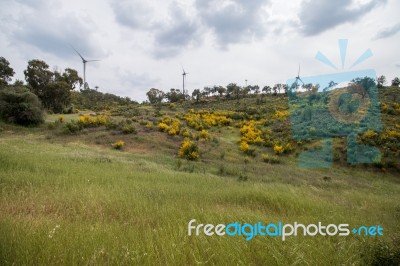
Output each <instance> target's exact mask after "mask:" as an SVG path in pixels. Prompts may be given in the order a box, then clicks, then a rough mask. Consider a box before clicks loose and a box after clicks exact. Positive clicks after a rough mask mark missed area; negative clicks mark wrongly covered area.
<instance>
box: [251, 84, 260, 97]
mask: <svg viewBox="0 0 400 266" xmlns="http://www.w3.org/2000/svg"><path fill="white" fill-rule="evenodd" d="M252 90H253V91H254V93H255V94H256V95H258V94H259V93H260V86H258V85H255V86H253V87H252Z"/></svg>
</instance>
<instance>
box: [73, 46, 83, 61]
mask: <svg viewBox="0 0 400 266" xmlns="http://www.w3.org/2000/svg"><path fill="white" fill-rule="evenodd" d="M71 47H72V49H74V51H75V52H76V53H77V54H78V55H79V57H80V58H82V61H86V60H85V58H83V56H82V55H81V54H80V53H79V52H78V51H77V50H76V49H75V48H74V47H73V46H72V45H71Z"/></svg>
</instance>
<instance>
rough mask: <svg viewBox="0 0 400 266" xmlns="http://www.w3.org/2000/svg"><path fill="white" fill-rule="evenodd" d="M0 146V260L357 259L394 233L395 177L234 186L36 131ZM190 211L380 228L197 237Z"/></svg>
mask: <svg viewBox="0 0 400 266" xmlns="http://www.w3.org/2000/svg"><path fill="white" fill-rule="evenodd" d="M0 146H1V150H0V191H1V193H0V235H1V239H0V261H1V262H2V263H1V264H2V265H25V264H35V265H43V264H46V265H54V264H74V265H86V264H89V265H97V264H109V265H129V264H167V265H176V264H178V265H195V264H207V263H208V264H226V265H227V264H244V265H260V264H267V265H285V264H294V265H296V264H300V265H302V264H314V265H315V264H319V265H338V264H345V265H350V264H363V263H364V262H365V261H368V258H369V257H368V256H370V254H371V252H372V251H376V250H378V248H377V247H380V245H379V243H381V242H382V243H384V244H386V245H388V246H389V248H393V247H391V246H392V245H393V244H392V240H391V239H392V238H393V237H394V236H395V235H396V234H398V232H399V229H400V225H399V218H400V204H399V202H400V196H399V195H400V193H399V192H400V184H399V183H398V180H397V179H396V177H393V176H390V175H383V174H373V173H363V172H361V171H358V170H357V171H352V170H351V169H350V170H345V171H336V170H332V171H330V172H329V173H326V172H323V171H322V170H299V171H295V172H294V171H285V169H284V168H283V167H282V168H279V169H276V170H274V171H265V172H264V173H262V176H263V178H262V180H256V181H252V180H249V181H247V182H239V181H238V180H237V179H233V178H229V177H220V176H217V175H213V174H210V173H204V174H202V173H196V172H194V173H187V172H179V171H176V170H174V167H175V166H174V165H173V164H171V162H170V161H169V160H165V161H163V160H161V159H160V158H154V157H153V156H151V155H146V154H142V155H141V154H135V153H129V152H119V151H113V150H105V149H104V148H99V147H93V146H88V145H85V144H83V143H80V142H70V143H67V144H60V143H54V144H49V143H48V141H47V140H46V138H45V137H43V136H40V135H37V134H32V135H29V134H27V135H24V138H21V136H13V135H3V136H2V138H1V139H0ZM326 174H329V175H330V176H332V180H331V181H325V180H323V179H322V178H321V177H322V176H324V175H326ZM191 219H196V220H197V221H198V222H199V223H200V222H202V223H214V224H218V223H230V222H234V221H240V222H243V223H255V222H257V221H265V222H278V221H283V222H287V223H293V222H294V221H298V222H302V223H316V222H318V221H321V222H323V223H327V224H328V223H349V224H351V225H354V226H359V225H376V224H380V225H381V226H382V227H383V228H384V230H385V236H384V237H383V238H379V239H378V238H371V237H370V238H368V237H360V236H349V237H329V238H327V237H320V236H319V237H292V238H288V239H287V240H286V241H285V242H283V241H282V240H281V239H278V238H270V237H269V238H267V237H256V238H254V239H253V240H251V241H246V240H245V238H244V237H227V236H225V237H206V236H204V235H203V236H199V237H195V236H188V235H187V223H188V222H189V221H190V220H191ZM378 251H379V250H378ZM372 254H373V253H372ZM365 256H366V257H365Z"/></svg>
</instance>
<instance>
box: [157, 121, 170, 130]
mask: <svg viewBox="0 0 400 266" xmlns="http://www.w3.org/2000/svg"><path fill="white" fill-rule="evenodd" d="M158 129H159V130H160V131H162V132H165V131H167V129H168V125H167V124H165V123H159V124H158Z"/></svg>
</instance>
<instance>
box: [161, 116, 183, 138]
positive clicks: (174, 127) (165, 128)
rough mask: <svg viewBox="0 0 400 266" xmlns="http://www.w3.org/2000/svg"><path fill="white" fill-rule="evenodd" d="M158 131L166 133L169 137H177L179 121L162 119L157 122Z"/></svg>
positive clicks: (167, 118) (179, 126) (179, 128)
mask: <svg viewBox="0 0 400 266" xmlns="http://www.w3.org/2000/svg"><path fill="white" fill-rule="evenodd" d="M158 129H159V130H160V131H162V132H167V133H168V134H169V135H179V132H180V130H181V121H179V119H177V118H170V117H168V116H167V117H163V118H161V119H160V121H159V124H158Z"/></svg>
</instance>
